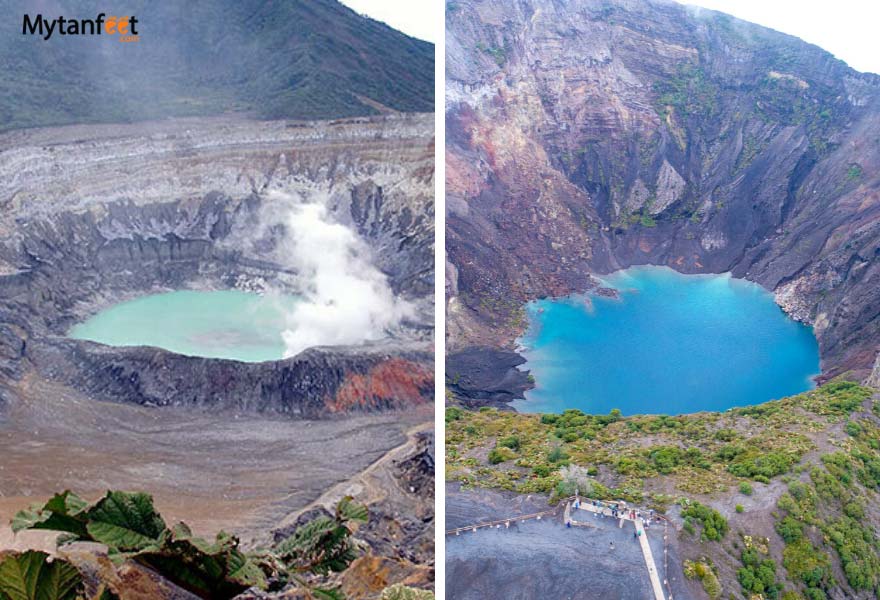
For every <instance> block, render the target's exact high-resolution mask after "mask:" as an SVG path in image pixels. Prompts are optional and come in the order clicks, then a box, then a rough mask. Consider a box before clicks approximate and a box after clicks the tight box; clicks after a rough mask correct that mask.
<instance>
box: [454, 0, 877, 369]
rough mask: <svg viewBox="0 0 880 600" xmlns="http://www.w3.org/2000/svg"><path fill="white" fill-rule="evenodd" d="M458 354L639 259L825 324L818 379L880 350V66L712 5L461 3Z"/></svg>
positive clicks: (604, 0)
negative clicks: (873, 70)
mask: <svg viewBox="0 0 880 600" xmlns="http://www.w3.org/2000/svg"><path fill="white" fill-rule="evenodd" d="M446 19H447V20H446V26H447V81H448V83H447V98H446V111H447V112H446V117H447V144H448V148H447V151H446V163H447V170H446V177H447V219H448V237H447V250H448V257H449V264H447V266H446V273H447V291H448V294H449V300H448V304H447V314H448V315H449V327H448V331H449V338H450V339H449V343H450V347H451V348H452V349H453V351H456V350H460V349H463V348H467V347H470V346H476V345H483V344H487V343H488V344H491V345H495V346H503V347H508V348H510V347H512V342H513V339H514V338H515V336H516V335H517V333H518V332H519V331H521V329H522V327H523V325H524V323H523V319H522V314H521V312H520V311H521V304H522V302H524V301H527V300H530V299H533V298H537V297H542V296H554V295H562V294H567V293H571V292H575V291H584V290H587V289H590V288H591V287H594V286H595V281H594V280H593V279H591V277H590V275H591V274H593V273H607V272H609V271H613V270H616V269H619V268H623V267H627V266H630V265H635V264H659V265H668V266H670V267H673V268H675V269H677V270H680V271H682V272H686V273H705V272H715V273H718V272H726V271H730V272H732V273H733V275H734V276H736V277H744V278H746V279H750V280H752V281H755V282H757V283H759V284H761V285H762V286H764V287H765V288H767V289H768V290H770V291H772V292H773V293H774V294H775V296H776V298H777V301H778V302H779V304H780V305H781V306H782V307H783V308H784V309H785V310H786V311H787V312H789V313H790V314H791V315H792V316H793V317H794V318H797V319H799V320H802V321H804V322H807V323H809V324H811V325H813V327H814V329H815V332H816V335H817V337H818V340H819V345H820V352H821V357H822V369H823V374H824V375H825V376H833V375H835V374H838V373H841V372H843V371H846V370H854V371H856V372H857V373H859V374H860V375H861V376H863V377H864V376H867V374H868V372H869V371H870V368H871V367H872V365H873V364H874V360H875V355H876V351H877V345H878V340H880V318H878V315H880V293H878V292H877V290H878V289H880V261H878V257H880V77H877V76H875V75H871V74H862V73H858V72H856V71H854V70H852V69H850V68H848V67H847V66H846V65H845V64H844V63H843V62H841V61H839V60H837V59H835V58H834V57H832V56H831V55H830V54H828V53H827V52H824V51H823V50H821V49H819V48H817V47H815V46H812V45H809V44H806V43H804V42H802V41H800V40H798V39H796V38H793V37H791V36H787V35H784V34H781V33H778V32H775V31H771V30H768V29H765V28H762V27H759V26H756V25H752V24H749V23H745V22H742V21H739V20H736V19H733V18H731V17H728V16H726V15H722V14H720V13H716V12H713V11H706V10H698V9H694V8H690V7H685V6H682V5H679V4H675V3H672V2H663V1H649V2H644V1H630V0H615V1H609V0H573V1H571V2H557V1H554V0H517V1H516V2H500V1H498V0H473V1H470V0H465V1H462V2H456V3H455V5H454V7H453V9H452V10H449V11H447V17H446Z"/></svg>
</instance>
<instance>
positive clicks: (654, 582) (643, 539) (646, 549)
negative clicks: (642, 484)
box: [446, 497, 672, 600]
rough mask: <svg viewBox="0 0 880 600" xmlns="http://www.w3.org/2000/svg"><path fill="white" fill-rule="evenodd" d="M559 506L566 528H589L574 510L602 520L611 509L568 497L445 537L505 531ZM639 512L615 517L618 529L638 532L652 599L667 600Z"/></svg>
mask: <svg viewBox="0 0 880 600" xmlns="http://www.w3.org/2000/svg"><path fill="white" fill-rule="evenodd" d="M575 500H576V501H577V502H578V506H577V508H575V507H574V506H573V504H572V502H573V501H575ZM561 507H564V510H563V513H562V520H563V523H565V524H566V525H571V526H572V527H592V525H590V524H589V523H588V522H586V521H578V520H577V519H575V518H574V516H573V514H574V511H576V510H578V509H580V510H583V511H586V512H591V513H595V514H600V515H603V516H605V517H612V510H611V506H610V504H609V503H608V502H597V503H594V501H593V500H590V499H588V498H575V497H572V498H568V499H566V500H563V501H562V502H560V503H559V504H558V505H557V506H556V507H555V508H553V509H550V510H546V511H543V512H539V513H533V514H528V515H519V516H516V517H512V518H509V519H499V520H496V521H488V522H484V523H478V524H475V525H468V526H466V527H458V528H455V529H450V530H448V531H447V532H446V535H461V534H462V533H465V532H476V531H477V530H479V529H483V528H497V529H500V528H501V526H502V525H503V526H504V527H505V528H509V527H510V524H511V523H515V522H518V521H519V522H525V521H527V520H530V519H539V520H540V519H541V518H542V517H546V516H553V515H557V514H558V512H559V509H560V508H561ZM630 510H635V512H636V514H638V515H639V516H637V517H635V518H634V519H633V518H630V514H631V512H630ZM643 512H645V511H644V510H641V509H634V508H633V509H627V510H624V511H623V512H622V513H620V515H619V522H618V527H621V528H622V527H623V524H624V523H625V522H627V521H631V522H633V527H634V528H635V531H637V532H638V531H642V535H640V536H638V538H639V545H640V546H641V549H642V556H643V557H644V559H645V566H646V567H647V569H648V576H649V578H650V580H651V587H652V589H653V590H654V600H667V596H666V594H665V592H664V591H663V584H664V583H665V582H663V581H661V580H660V575H659V573H658V572H657V565H656V563H655V562H654V553H653V552H652V551H651V544H650V543H649V542H648V536H647V534H646V533H645V521H644V519H643V518H642V517H641V513H643ZM661 518H663V517H661ZM663 520H664V527H668V521H666V519H665V518H663ZM667 535H668V533H667V532H666V531H664V535H663V540H664V545H665V542H666V537H667ZM665 552H666V550H665V548H664V553H665ZM668 600H672V594H671V591H670V594H669V596H668Z"/></svg>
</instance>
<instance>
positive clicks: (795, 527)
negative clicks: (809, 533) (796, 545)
mask: <svg viewBox="0 0 880 600" xmlns="http://www.w3.org/2000/svg"><path fill="white" fill-rule="evenodd" d="M776 533H778V534H779V536H780V537H781V538H782V539H783V540H784V541H785V543H786V544H791V543H792V542H796V541H798V540H799V539H801V538H802V537H804V525H803V523H801V522H800V521H798V520H797V519H795V518H794V517H791V516H787V517H784V518H783V519H782V520H781V521H777V522H776Z"/></svg>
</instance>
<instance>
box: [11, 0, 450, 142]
mask: <svg viewBox="0 0 880 600" xmlns="http://www.w3.org/2000/svg"><path fill="white" fill-rule="evenodd" d="M0 8H2V10H3V12H4V14H6V15H7V16H8V23H7V25H8V26H7V27H4V28H3V29H2V30H0V61H2V63H0V64H2V69H0V130H6V129H15V128H20V127H35V126H46V125H62V124H69V123H83V122H120V121H140V120H149V119H157V118H165V117H171V116H195V115H211V114H219V113H224V112H230V111H239V112H248V113H252V114H255V115H257V116H259V117H261V118H295V119H318V118H333V117H346V116H357V115H367V114H374V113H376V112H377V110H380V109H381V110H384V109H385V108H387V109H390V110H397V111H406V112H432V111H433V105H434V47H433V45H432V44H429V43H427V42H422V41H419V40H416V39H413V38H410V37H407V36H405V35H403V34H402V33H400V32H398V31H395V30H393V29H391V28H389V27H387V26H386V25H384V24H382V23H379V22H376V21H373V20H371V19H367V18H364V17H361V16H359V15H357V14H356V13H354V12H353V11H352V10H350V9H349V8H347V7H345V6H343V5H342V4H340V3H339V2H336V1H335V0H295V1H290V2H285V1H283V0H247V1H244V2H234V1H231V0H223V1H220V2H187V3H182V2H161V3H159V2H146V1H144V0H138V1H135V2H130V3H126V4H125V5H124V6H119V7H116V6H108V5H107V4H106V3H100V2H94V1H91V0H60V1H58V2H53V3H51V4H47V3H44V2H39V1H37V0H32V1H31V0H29V1H28V2H25V3H20V2H19V3H16V2H11V0H0ZM101 12H105V13H107V14H134V15H136V16H137V18H138V25H137V31H138V34H139V36H140V39H139V41H137V42H131V43H122V42H120V41H119V39H118V36H107V35H102V36H59V35H57V34H55V35H53V36H52V37H51V38H50V39H49V40H45V41H44V40H42V39H40V38H39V36H30V35H22V34H21V29H20V27H21V21H20V19H21V18H22V15H23V14H24V13H28V14H30V15H31V16H32V17H35V15H36V14H38V13H41V14H42V15H43V17H44V18H49V19H51V18H54V17H56V16H59V15H63V16H64V17H65V18H76V19H84V18H88V19H94V18H95V16H96V15H97V14H99V13H101ZM382 107H385V108H382Z"/></svg>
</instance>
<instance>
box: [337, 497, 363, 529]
mask: <svg viewBox="0 0 880 600" xmlns="http://www.w3.org/2000/svg"><path fill="white" fill-rule="evenodd" d="M336 518H337V519H338V520H340V521H357V522H360V523H366V522H367V521H368V520H369V518H370V515H369V512H368V511H367V507H366V505H365V504H359V503H357V502H355V501H354V499H353V498H352V497H351V496H346V497H345V498H343V499H342V500H340V501H339V504H337V505H336Z"/></svg>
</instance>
